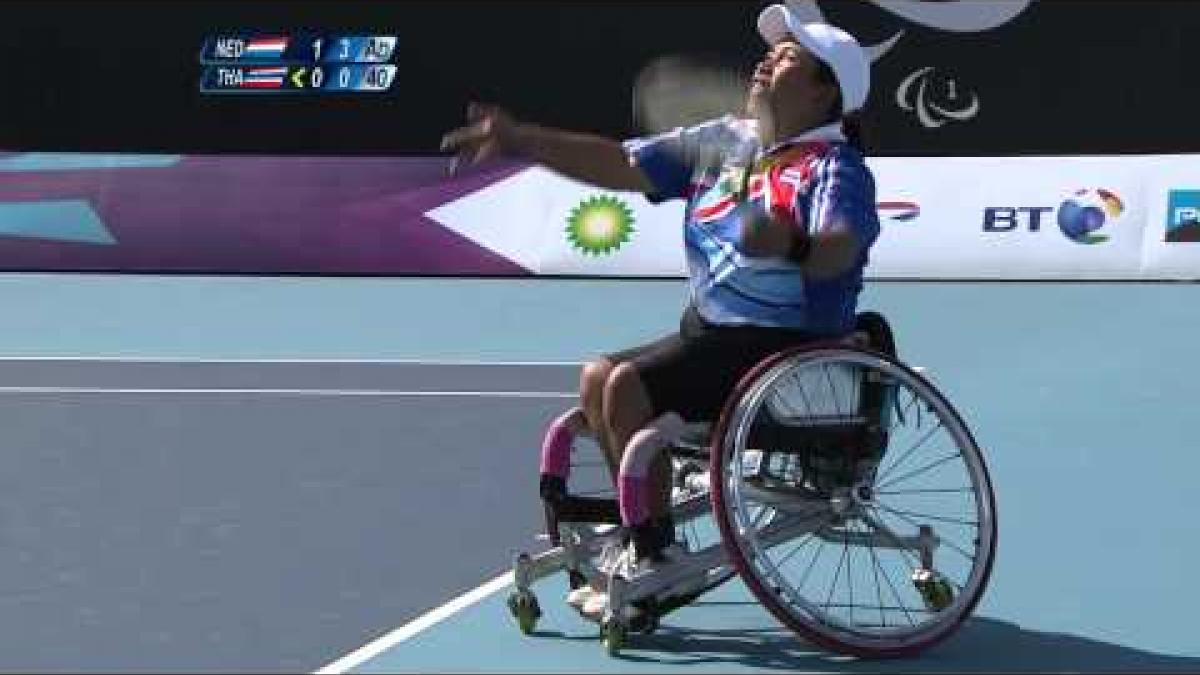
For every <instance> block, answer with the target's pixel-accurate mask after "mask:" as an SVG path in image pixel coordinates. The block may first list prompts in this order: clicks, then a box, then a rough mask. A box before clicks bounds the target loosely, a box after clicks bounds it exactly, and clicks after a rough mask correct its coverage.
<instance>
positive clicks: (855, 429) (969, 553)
mask: <svg viewBox="0 0 1200 675" xmlns="http://www.w3.org/2000/svg"><path fill="white" fill-rule="evenodd" d="M667 452H668V453H669V456H670V458H671V464H672V467H673V488H672V501H671V503H672V517H673V520H674V522H675V524H676V537H677V539H678V540H679V541H680V542H682V543H683V544H684V547H685V550H686V553H685V557H684V559H683V560H682V561H681V562H680V564H677V565H673V566H671V567H670V568H669V569H666V570H664V571H663V572H661V573H658V574H654V575H649V576H647V577H643V578H627V577H626V576H625V575H624V574H623V573H622V572H621V571H620V570H618V569H609V570H607V571H605V570H604V568H603V567H601V563H600V560H601V558H602V557H603V555H604V553H605V550H606V548H608V550H610V551H611V548H610V547H611V546H612V544H613V542H614V541H616V540H619V538H620V537H621V535H622V532H621V530H622V528H621V527H620V522H621V521H620V516H619V513H618V509H617V505H616V501H615V500H611V499H600V498H597V497H587V496H574V495H572V496H568V497H567V498H566V499H562V500H556V502H555V503H553V504H550V503H549V502H547V505H546V506H547V508H546V511H547V535H548V539H549V540H550V542H551V544H552V548H550V549H549V550H547V551H545V552H543V553H540V554H537V555H531V554H529V553H521V554H519V555H517V557H516V561H515V566H514V570H513V581H514V586H515V590H514V591H513V593H512V595H510V597H509V598H508V606H509V609H510V611H511V612H512V614H513V615H514V617H515V618H516V620H517V622H518V625H519V627H520V628H521V630H522V631H523V632H525V633H526V634H529V633H532V632H533V631H534V628H535V626H536V622H537V620H538V619H539V618H540V616H541V610H540V608H539V606H538V602H537V598H536V597H535V596H534V594H533V591H532V588H531V587H532V584H533V583H534V582H535V581H537V580H539V579H541V578H544V577H546V576H549V575H550V574H554V573H557V572H560V571H564V570H565V571H566V572H567V574H568V580H569V582H570V586H571V588H577V587H578V586H580V585H582V584H584V583H587V582H588V581H589V580H590V579H592V578H595V576H596V575H601V574H604V575H607V581H608V604H607V607H606V609H605V610H604V615H603V617H602V618H601V621H600V637H601V640H602V643H603V645H604V646H605V648H606V649H607V650H608V652H609V653H610V654H616V653H617V652H619V650H621V649H622V648H623V647H624V646H625V645H626V644H627V641H628V640H629V639H630V637H631V636H633V635H634V634H636V633H649V632H652V631H653V630H655V628H657V627H658V625H659V620H660V619H661V618H662V617H663V616H665V615H666V614H667V613H668V612H671V611H673V610H674V609H677V608H679V607H682V606H685V605H687V604H688V603H690V602H692V601H694V600H695V599H696V598H698V597H699V596H700V595H702V594H704V593H706V592H708V591H710V590H712V589H713V588H716V587H717V586H718V585H720V584H721V583H723V582H725V581H727V580H728V579H730V578H732V577H733V576H735V575H738V576H740V577H741V579H742V581H743V582H744V584H745V586H746V587H747V588H748V589H749V591H750V592H751V593H752V594H753V595H754V597H755V598H756V599H757V600H758V602H759V603H761V604H762V605H763V606H764V607H765V608H766V609H767V610H768V611H769V612H770V613H771V614H772V615H774V616H775V617H776V618H777V619H778V620H779V621H780V622H781V623H782V624H783V625H784V626H786V627H787V628H789V629H791V630H792V631H794V632H795V633H796V634H797V636H799V637H801V638H803V639H806V640H808V641H809V642H811V643H814V644H816V645H817V646H819V647H822V648H825V649H828V650H830V651H833V652H837V653H840V654H847V655H853V656H857V657H861V658H888V657H901V656H911V655H914V654H916V653H919V652H921V651H922V650H925V649H927V648H929V647H931V646H932V645H934V644H936V643H938V642H940V641H941V640H943V639H945V638H947V637H948V636H950V635H951V634H952V633H953V632H954V631H955V629H956V628H957V627H958V626H959V625H961V624H962V623H963V622H964V621H965V620H966V619H967V617H968V616H969V615H970V614H971V612H972V611H973V610H974V608H975V606H976V605H977V603H978V602H979V600H980V598H981V596H982V594H983V592H984V590H985V588H986V586H987V582H988V578H989V576H990V574H991V569H992V564H993V561H994V560H995V555H996V533H997V526H996V508H995V498H994V495H993V489H992V483H991V479H990V477H989V475H988V470H987V467H986V465H985V462H984V457H983V454H982V452H981V450H980V448H979V446H978V445H977V443H976V442H975V439H974V438H973V437H972V435H971V432H970V430H969V429H968V428H967V426H966V424H965V423H964V422H963V420H962V418H961V417H960V416H959V414H958V413H957V411H955V409H954V408H953V407H952V406H951V404H950V402H949V401H948V400H947V399H946V398H945V397H944V396H943V395H942V394H941V393H940V392H939V391H938V389H937V388H936V387H935V386H934V385H933V384H932V383H931V382H930V381H929V380H928V379H926V377H924V375H923V374H922V373H921V372H920V371H919V370H918V369H915V368H912V367H909V366H906V365H905V364H904V363H902V362H901V361H899V360H898V358H897V352H896V347H895V341H894V338H893V335H892V331H891V328H890V327H889V325H888V323H887V321H886V320H885V319H884V317H883V316H882V315H880V314H877V313H874V312H864V313H861V314H859V315H858V320H857V327H856V330H855V331H854V332H853V333H852V334H851V335H850V336H847V337H846V338H845V339H843V340H840V341H836V342H829V343H816V344H804V345H799V346H796V347H795V348H792V349H789V350H786V351H783V352H780V353H778V354H775V355H774V356H772V357H770V358H767V359H765V360H764V361H763V362H761V363H760V364H759V365H758V366H756V367H755V368H754V369H753V370H752V371H750V372H749V373H748V374H747V375H746V376H745V377H744V378H742V380H741V382H740V383H739V385H738V386H737V388H736V390H735V391H734V392H733V394H732V395H731V396H730V398H729V399H728V401H727V402H726V404H725V406H724V409H723V411H722V413H721V415H720V417H719V419H718V420H716V421H715V423H712V424H692V425H689V426H688V427H687V429H686V430H685V432H684V433H683V435H682V436H681V437H679V438H676V439H674V440H673V442H671V444H670V445H669V446H668V448H667ZM685 582H686V583H685ZM681 586H686V587H687V588H688V590H687V592H685V593H682V594H680V593H677V592H675V589H678V588H679V587H681ZM630 608H636V610H637V611H636V612H632V611H629V610H630ZM631 614H635V615H636V616H635V617H634V618H632V619H631V618H630V615H631Z"/></svg>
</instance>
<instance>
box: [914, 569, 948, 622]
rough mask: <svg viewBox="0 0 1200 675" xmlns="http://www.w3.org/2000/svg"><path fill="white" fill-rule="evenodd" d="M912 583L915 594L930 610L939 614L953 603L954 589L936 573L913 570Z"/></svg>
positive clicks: (925, 570) (926, 570)
mask: <svg viewBox="0 0 1200 675" xmlns="http://www.w3.org/2000/svg"><path fill="white" fill-rule="evenodd" d="M912 581H913V586H916V588H917V592H918V593H920V594H921V599H922V600H924V601H925V606H926V607H928V608H929V609H930V610H932V611H934V612H940V611H942V610H943V609H946V608H947V607H949V606H950V603H952V602H954V587H952V586H951V585H950V582H948V581H946V580H945V579H943V578H942V577H941V576H939V575H938V574H937V572H934V571H933V570H928V569H917V570H914V571H913V576H912Z"/></svg>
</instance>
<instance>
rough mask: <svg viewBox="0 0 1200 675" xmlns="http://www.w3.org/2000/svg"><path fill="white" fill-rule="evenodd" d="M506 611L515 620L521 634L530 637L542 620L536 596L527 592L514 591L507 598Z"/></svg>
mask: <svg viewBox="0 0 1200 675" xmlns="http://www.w3.org/2000/svg"><path fill="white" fill-rule="evenodd" d="M508 611H510V612H512V615H513V618H515V619H516V620H517V627H518V628H520V629H521V632H522V633H524V634H526V635H530V634H532V633H533V629H534V628H535V627H536V626H537V622H538V619H540V618H542V608H541V607H539V606H538V601H537V596H535V595H534V594H533V593H531V592H529V591H514V592H513V593H512V595H510V596H508Z"/></svg>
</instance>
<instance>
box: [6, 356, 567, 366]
mask: <svg viewBox="0 0 1200 675" xmlns="http://www.w3.org/2000/svg"><path fill="white" fill-rule="evenodd" d="M9 361H13V362H21V361H28V362H43V361H44V362H55V361H63V362H75V361H78V362H83V363H87V362H101V363H283V364H288V363H295V364H310V363H311V364H319V363H335V364H344V363H362V364H397V365H414V366H496V367H500V368H510V367H521V366H580V365H583V362H582V361H484V360H473V359H440V360H439V359H433V360H428V359H403V358H396V359H359V358H327V359H321V358H308V359H303V358H295V359H289V358H267V359H259V358H249V357H234V358H226V359H218V358H209V357H204V356H95V355H87V356H84V355H80V356H18V355H0V363H3V362H9Z"/></svg>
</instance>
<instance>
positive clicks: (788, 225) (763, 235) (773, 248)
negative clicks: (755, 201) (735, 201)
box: [740, 208, 804, 258]
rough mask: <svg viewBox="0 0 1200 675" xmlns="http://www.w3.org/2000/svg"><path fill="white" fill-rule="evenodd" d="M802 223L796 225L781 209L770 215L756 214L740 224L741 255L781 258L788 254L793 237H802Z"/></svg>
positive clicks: (772, 211) (773, 211) (774, 210)
mask: <svg viewBox="0 0 1200 675" xmlns="http://www.w3.org/2000/svg"><path fill="white" fill-rule="evenodd" d="M803 229H804V226H803V224H802V223H797V222H796V221H795V220H793V219H792V218H791V216H789V215H788V213H787V212H786V211H785V210H784V209H782V208H775V209H772V210H771V213H770V215H767V214H756V215H755V217H753V218H749V219H747V220H745V221H743V222H742V240H741V246H740V248H741V250H742V253H745V254H746V255H748V256H750V257H752V258H782V257H784V256H785V255H787V254H788V250H789V249H790V248H791V245H792V238H793V237H794V236H797V235H799V236H804V235H803V233H802V232H798V231H797V230H803Z"/></svg>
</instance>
